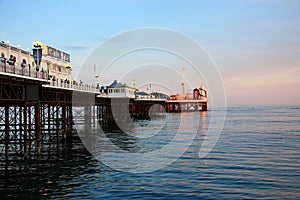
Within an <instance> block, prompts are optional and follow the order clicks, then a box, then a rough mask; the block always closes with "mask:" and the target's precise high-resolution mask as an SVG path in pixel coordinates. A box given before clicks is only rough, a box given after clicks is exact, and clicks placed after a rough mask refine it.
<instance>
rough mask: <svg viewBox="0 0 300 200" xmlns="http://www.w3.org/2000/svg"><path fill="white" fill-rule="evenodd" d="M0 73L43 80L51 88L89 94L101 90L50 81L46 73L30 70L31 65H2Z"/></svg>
mask: <svg viewBox="0 0 300 200" xmlns="http://www.w3.org/2000/svg"><path fill="white" fill-rule="evenodd" d="M0 72H4V73H9V74H15V75H19V76H24V77H31V78H37V79H41V80H47V81H48V82H49V85H50V86H53V87H58V88H64V89H74V90H81V91H87V92H99V89H98V88H96V87H95V86H93V85H89V84H83V83H81V84H80V83H77V82H75V81H61V80H58V79H56V80H53V79H50V78H49V76H48V73H47V72H46V71H37V70H36V68H35V67H33V69H31V68H29V65H26V67H24V68H22V67H21V66H17V65H16V66H15V65H9V64H6V63H5V64H4V63H0Z"/></svg>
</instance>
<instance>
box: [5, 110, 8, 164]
mask: <svg viewBox="0 0 300 200" xmlns="http://www.w3.org/2000/svg"><path fill="white" fill-rule="evenodd" d="M8 148H9V106H7V105H6V106H5V159H6V160H8Z"/></svg>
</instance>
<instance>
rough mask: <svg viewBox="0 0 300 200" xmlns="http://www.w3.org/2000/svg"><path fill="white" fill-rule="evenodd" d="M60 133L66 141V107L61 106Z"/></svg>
mask: <svg viewBox="0 0 300 200" xmlns="http://www.w3.org/2000/svg"><path fill="white" fill-rule="evenodd" d="M62 133H63V138H64V139H66V137H67V109H66V105H63V106H62Z"/></svg>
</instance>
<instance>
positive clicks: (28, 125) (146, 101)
mask: <svg viewBox="0 0 300 200" xmlns="http://www.w3.org/2000/svg"><path fill="white" fill-rule="evenodd" d="M2 48H4V50H7V52H8V53H12V51H14V52H15V54H18V55H19V56H21V57H22V55H23V57H24V56H25V57H26V58H27V60H28V61H27V63H28V62H29V63H32V67H31V68H30V65H29V68H27V67H26V68H24V67H23V66H21V64H22V62H19V63H14V64H13V65H11V64H7V63H6V62H4V63H3V62H1V63H0V159H1V160H10V159H14V158H26V159H27V158H30V157H35V156H40V155H43V154H46V153H47V148H51V145H53V144H58V143H61V142H64V141H66V140H67V139H68V138H72V137H73V136H74V135H76V128H75V127H74V116H73V115H74V110H78V109H77V108H80V109H79V110H80V112H83V113H79V114H80V115H82V116H83V117H82V120H83V121H84V122H85V124H86V122H91V124H95V123H99V124H100V125H101V126H102V127H106V128H108V129H109V127H113V126H117V123H116V122H118V120H125V121H126V120H129V121H132V120H151V119H154V118H156V117H163V116H164V114H165V113H171V112H192V111H206V110H207V100H206V99H199V98H198V97H197V98H193V99H164V98H157V97H151V96H150V97H147V98H137V97H136V94H135V92H136V89H135V88H132V87H128V86H125V85H118V84H113V85H112V86H111V87H109V86H108V87H107V88H106V89H105V91H104V89H103V88H99V87H97V86H94V85H88V84H83V83H82V81H81V80H80V81H79V82H76V81H75V80H73V77H72V74H71V72H72V69H71V67H70V65H69V63H68V62H69V58H68V57H67V56H66V57H65V60H62V61H61V62H62V63H63V64H61V65H65V68H64V69H62V66H59V63H57V61H56V60H55V61H53V63H54V62H56V63H55V64H53V63H51V62H50V61H51V60H50V58H47V59H45V60H46V61H47V62H46V67H45V68H41V67H40V68H39V69H38V67H37V66H39V65H38V64H40V63H36V66H35V65H34V61H33V58H32V56H31V55H30V53H29V52H28V51H23V50H21V49H20V48H14V49H12V47H11V46H8V45H6V44H5V45H3V44H2ZM21 54H22V55H21ZM66 55H67V54H66ZM19 60H21V59H19ZM27 65H28V64H27ZM33 66H35V67H33ZM40 66H42V65H40ZM54 69H58V72H57V70H54ZM58 77H60V78H58ZM116 88H117V89H116ZM116 90H117V91H118V95H121V96H114V91H116ZM122 92H124V94H125V96H122ZM127 92H128V94H129V95H130V96H126V94H127ZM198 96H199V95H198ZM74 97H79V98H74ZM86 102H88V103H86ZM91 102H93V103H91ZM113 110H117V111H118V116H114V115H113V113H114V111H113ZM77 114H78V113H77Z"/></svg>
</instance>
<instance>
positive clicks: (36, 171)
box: [0, 106, 300, 199]
mask: <svg viewBox="0 0 300 200" xmlns="http://www.w3.org/2000/svg"><path fill="white" fill-rule="evenodd" d="M212 112H214V113H215V114H218V112H220V110H218V109H215V110H213V111H208V112H205V113H201V117H200V123H199V127H197V128H198V131H197V134H196V135H195V138H194V139H193V141H192V143H191V145H189V146H188V148H187V149H184V152H183V154H182V155H180V156H178V151H174V152H173V153H172V152H168V153H167V155H166V159H167V158H171V159H172V158H174V162H172V163H170V164H168V165H166V166H164V167H162V168H160V169H157V170H155V171H150V172H145V173H130V172H123V171H117V170H115V169H113V168H111V167H109V166H107V165H105V164H103V163H102V162H101V161H99V160H97V159H96V158H94V157H93V156H92V155H91V154H90V153H89V152H88V151H87V150H86V149H85V147H84V146H83V145H82V143H81V142H80V140H76V141H73V143H65V144H63V145H59V146H54V147H52V148H50V149H49V150H48V151H49V153H48V154H47V156H42V157H40V158H39V159H32V160H27V161H24V160H23V161H22V160H21V161H10V162H8V163H5V162H3V161H1V165H0V167H1V168H0V195H1V196H0V198H1V199H10V198H31V199H37V198H43V199H49V198H50V199H55V198H58V199H65V198H71V199H299V198H300V106H281V107H279V106H274V107H272V106H265V107H262V106H261V107H228V108H227V117H226V121H225V124H224V128H223V131H222V133H221V135H220V137H219V139H218V141H217V143H216V145H215V146H214V148H213V149H212V151H211V152H210V153H209V154H208V155H207V156H206V157H204V158H199V150H200V147H201V144H202V143H203V140H204V138H205V135H206V134H207V130H208V127H209V123H210V121H211V113H212ZM189 115H199V113H189ZM180 116H181V115H180V114H168V119H171V121H169V122H168V123H169V124H168V126H167V127H165V128H166V130H165V131H161V132H160V133H159V134H156V135H155V137H152V140H150V141H147V140H145V138H143V137H140V138H137V137H132V138H131V137H127V138H126V140H125V139H124V137H123V136H122V134H120V133H118V132H113V133H109V136H110V137H111V139H112V141H114V142H116V143H117V144H120V145H122V144H123V148H124V149H127V150H128V152H129V153H130V152H131V151H135V150H136V148H137V146H138V147H139V150H140V149H141V146H142V145H145V148H146V150H147V149H148V151H149V152H150V151H153V149H151V148H162V146H164V145H166V144H167V143H168V142H170V141H172V140H173V138H174V133H176V131H178V129H180V128H184V127H181V126H180V121H182V120H183V119H182V117H180ZM136 123H137V124H138V125H140V126H141V127H143V126H144V127H146V128H145V129H143V130H147V127H150V125H149V122H148V121H139V122H136ZM156 127H160V128H161V124H160V123H156V122H155V121H153V124H152V126H151V130H155V128H156ZM149 131H150V129H149ZM125 143H126V144H125ZM180 147H181V146H178V148H180ZM145 148H144V150H145ZM112 159H114V158H112ZM122 159H124V160H122ZM137 159H138V158H137ZM161 159H164V158H161ZM117 161H118V162H120V163H126V162H127V161H125V158H123V157H119V158H118V160H117ZM135 162H136V163H139V162H140V164H141V165H147V164H149V163H151V161H145V159H141V160H135ZM152 164H153V163H152Z"/></svg>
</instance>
